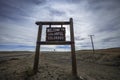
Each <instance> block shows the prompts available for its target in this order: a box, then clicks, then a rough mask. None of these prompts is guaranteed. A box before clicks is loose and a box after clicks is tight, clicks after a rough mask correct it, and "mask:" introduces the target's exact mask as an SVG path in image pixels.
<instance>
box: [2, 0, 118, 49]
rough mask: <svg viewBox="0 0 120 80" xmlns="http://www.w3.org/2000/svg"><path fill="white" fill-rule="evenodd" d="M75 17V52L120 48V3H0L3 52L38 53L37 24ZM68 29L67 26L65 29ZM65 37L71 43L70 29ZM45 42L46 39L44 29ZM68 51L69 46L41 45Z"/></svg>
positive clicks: (90, 0) (115, 0) (34, 0)
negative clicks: (91, 37) (36, 47)
mask: <svg viewBox="0 0 120 80" xmlns="http://www.w3.org/2000/svg"><path fill="white" fill-rule="evenodd" d="M71 17H72V18H73V21H74V32H75V46H76V50H79V49H91V42H90V37H89V36H88V35H94V36H93V40H94V45H95V49H102V48H112V47H120V0H0V50H33V51H34V50H35V44H36V38H37V30H38V26H37V25H36V24H35V22H36V21H69V18H71ZM65 27H66V26H65ZM66 28H67V32H66V37H67V40H69V28H68V27H66ZM42 33H43V36H42V39H43V40H44V37H45V29H43V32H42ZM54 49H56V50H57V51H59V50H60V51H64V50H65V51H66V50H70V46H64V45H62V46H58V45H57V46H56V45H53V46H42V47H41V50H54Z"/></svg>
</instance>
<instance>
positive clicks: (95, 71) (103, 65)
mask: <svg viewBox="0 0 120 80" xmlns="http://www.w3.org/2000/svg"><path fill="white" fill-rule="evenodd" d="M4 53H5V54H4ZM47 53H49V54H47ZM14 55H15V56H14ZM20 55H22V56H20ZM23 55H24V56H23ZM3 56H4V57H5V58H6V59H3ZM6 56H8V57H6ZM10 56H11V57H10ZM76 56H77V68H78V77H80V78H82V80H120V77H119V75H120V49H106V50H97V51H96V53H95V54H92V51H90V50H88V51H86V50H84V51H76ZM1 57H2V59H1ZM33 61H34V53H31V52H0V80H81V79H80V78H77V79H75V78H74V77H72V74H71V54H70V53H69V52H64V53H63V52H43V53H42V54H41V55H40V60H39V72H38V73H37V74H36V75H33V72H32V67H33Z"/></svg>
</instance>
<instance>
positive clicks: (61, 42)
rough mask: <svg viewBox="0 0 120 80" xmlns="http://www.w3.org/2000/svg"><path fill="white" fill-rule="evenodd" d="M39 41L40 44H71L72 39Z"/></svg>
mask: <svg viewBox="0 0 120 80" xmlns="http://www.w3.org/2000/svg"><path fill="white" fill-rule="evenodd" d="M37 43H38V44H40V45H70V44H71V41H41V42H37Z"/></svg>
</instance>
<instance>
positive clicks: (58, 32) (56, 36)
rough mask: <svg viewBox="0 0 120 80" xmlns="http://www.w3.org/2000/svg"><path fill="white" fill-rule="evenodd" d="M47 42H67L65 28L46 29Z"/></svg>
mask: <svg viewBox="0 0 120 80" xmlns="http://www.w3.org/2000/svg"><path fill="white" fill-rule="evenodd" d="M46 41H65V27H48V28H46Z"/></svg>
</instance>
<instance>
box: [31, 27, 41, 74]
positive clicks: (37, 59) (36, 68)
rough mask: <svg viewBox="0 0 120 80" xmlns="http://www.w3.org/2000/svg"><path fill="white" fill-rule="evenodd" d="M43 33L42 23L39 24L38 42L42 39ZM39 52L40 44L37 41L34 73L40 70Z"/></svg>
mask: <svg viewBox="0 0 120 80" xmlns="http://www.w3.org/2000/svg"><path fill="white" fill-rule="evenodd" d="M41 33H42V25H39V28H38V36H37V42H38V41H40V40H41ZM39 54H40V44H38V43H36V51H35V58H34V65H33V72H34V74H36V73H37V71H38V65H39Z"/></svg>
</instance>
